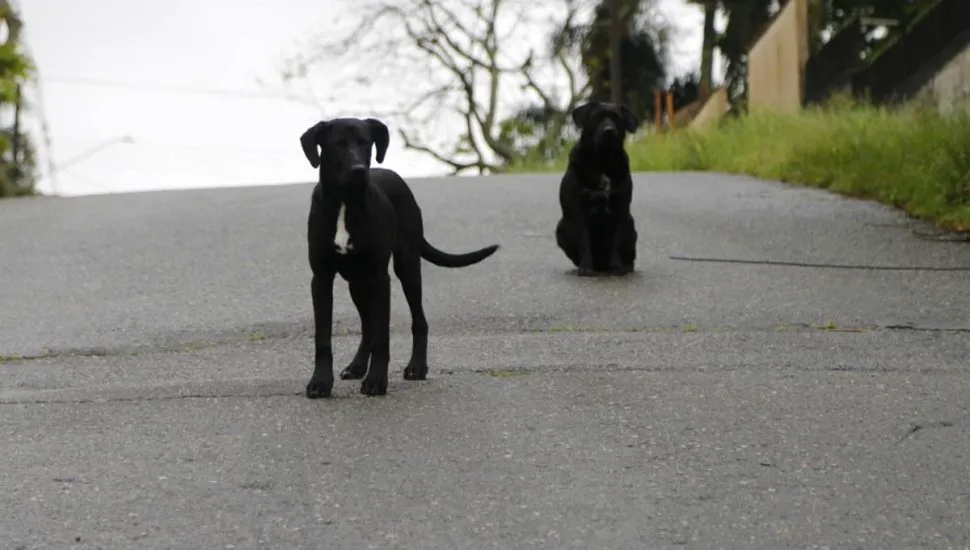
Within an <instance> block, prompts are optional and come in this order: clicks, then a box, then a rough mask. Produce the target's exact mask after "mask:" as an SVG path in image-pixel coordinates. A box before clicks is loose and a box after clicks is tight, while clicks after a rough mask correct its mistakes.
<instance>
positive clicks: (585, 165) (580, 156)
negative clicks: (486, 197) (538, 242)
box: [556, 101, 639, 276]
mask: <svg viewBox="0 0 970 550" xmlns="http://www.w3.org/2000/svg"><path fill="white" fill-rule="evenodd" d="M572 118H573V122H574V123H575V124H576V126H578V127H579V128H580V129H581V131H582V132H581V134H580V138H579V142H578V143H577V144H576V145H575V146H573V148H572V150H571V151H570V152H569V165H568V167H567V168H566V173H565V174H564V175H563V178H562V181H561V182H560V184H559V205H560V207H561V208H562V218H561V219H560V220H559V224H558V225H557V226H556V243H557V244H558V245H559V248H560V249H562V251H563V252H565V253H566V256H567V257H568V258H569V259H570V260H571V261H572V262H573V264H575V265H576V267H578V268H579V275H583V276H587V275H595V274H597V273H610V274H613V275H626V274H628V273H630V272H632V271H633V264H634V262H635V260H636V245H637V232H636V227H635V226H634V223H633V216H632V215H631V214H630V202H631V201H632V200H633V181H632V179H631V178H630V159H629V157H627V154H626V150H625V149H624V148H623V142H624V140H625V138H626V134H627V133H629V132H634V131H636V129H637V126H638V124H639V122H638V121H637V119H636V117H635V116H634V115H633V113H632V112H631V111H630V109H629V108H627V106H626V105H614V104H612V103H602V102H597V101H594V102H590V103H586V104H584V105H580V106H579V107H576V108H575V109H573V112H572Z"/></svg>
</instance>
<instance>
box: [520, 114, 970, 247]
mask: <svg viewBox="0 0 970 550" xmlns="http://www.w3.org/2000/svg"><path fill="white" fill-rule="evenodd" d="M627 151H628V152H629V154H630V165H631V168H632V169H633V170H634V171H647V172H650V171H715V172H725V173H733V174H747V175H751V176H755V177H759V178H764V179H771V180H778V181H783V182H787V183H792V184H800V185H807V186H812V187H818V188H822V189H827V190H830V191H833V192H836V193H839V194H842V195H846V196H850V197H855V198H860V199H868V200H875V201H878V202H881V203H884V204H888V205H891V206H894V207H896V208H899V209H902V210H903V211H905V212H906V213H907V214H909V215H910V216H913V217H916V218H920V219H925V220H929V221H932V222H934V223H936V224H938V225H940V226H942V227H945V228H947V229H952V230H963V231H967V230H970V109H962V110H956V111H953V112H951V113H948V114H946V115H943V114H940V113H938V112H937V111H936V110H935V109H932V108H929V107H924V106H918V105H905V106H901V107H894V108H887V107H875V106H872V105H868V104H863V103H858V102H853V101H850V100H848V99H845V98H837V99H835V100H833V101H830V102H829V103H828V104H826V105H823V106H819V107H814V108H809V109H805V110H804V111H802V112H800V113H797V114H778V113H767V112H761V113H752V114H749V115H747V116H744V117H741V118H736V119H725V120H724V121H723V122H722V123H721V124H719V125H718V126H716V127H711V128H708V129H705V130H689V129H687V130H680V131H676V132H670V133H667V134H654V135H649V136H647V137H645V138H643V139H641V140H638V141H634V142H630V143H628V144H627ZM564 166H565V160H564V159H560V160H559V161H557V162H555V163H552V164H546V165H538V164H532V165H523V166H518V167H516V168H515V171H520V172H523V171H561V170H562V169H563V168H564Z"/></svg>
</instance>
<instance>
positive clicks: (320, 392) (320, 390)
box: [306, 378, 333, 399]
mask: <svg viewBox="0 0 970 550" xmlns="http://www.w3.org/2000/svg"><path fill="white" fill-rule="evenodd" d="M332 391H333V380H330V381H327V380H321V379H318V378H312V379H310V383H309V384H307V385H306V396H307V398H309V399H320V398H324V397H330V393H331V392H332Z"/></svg>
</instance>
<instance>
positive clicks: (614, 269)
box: [610, 265, 633, 277]
mask: <svg viewBox="0 0 970 550" xmlns="http://www.w3.org/2000/svg"><path fill="white" fill-rule="evenodd" d="M630 273H633V266H632V265H613V266H611V267H610V275H613V276H615V277H622V276H624V275H629V274H630Z"/></svg>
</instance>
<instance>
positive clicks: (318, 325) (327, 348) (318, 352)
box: [306, 273, 334, 399]
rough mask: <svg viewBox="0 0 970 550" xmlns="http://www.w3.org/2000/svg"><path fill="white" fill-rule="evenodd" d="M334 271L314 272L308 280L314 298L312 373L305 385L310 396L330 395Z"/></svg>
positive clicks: (331, 385)
mask: <svg viewBox="0 0 970 550" xmlns="http://www.w3.org/2000/svg"><path fill="white" fill-rule="evenodd" d="M333 279H334V275H333V273H329V274H327V275H324V274H319V275H318V274H314V275H313V280H312V282H311V283H310V294H311V296H312V299H313V328H314V335H313V345H314V358H313V376H311V377H310V382H309V383H308V384H307V387H306V396H307V397H309V398H310V399H316V398H318V397H330V392H331V391H333V347H332V342H331V335H332V327H331V324H332V322H333Z"/></svg>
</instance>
